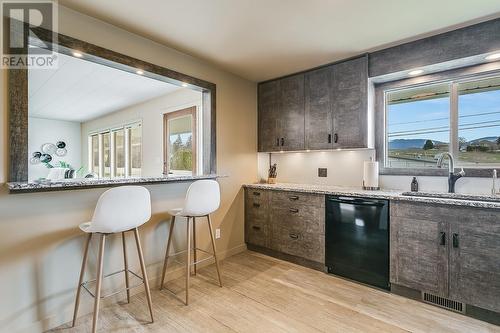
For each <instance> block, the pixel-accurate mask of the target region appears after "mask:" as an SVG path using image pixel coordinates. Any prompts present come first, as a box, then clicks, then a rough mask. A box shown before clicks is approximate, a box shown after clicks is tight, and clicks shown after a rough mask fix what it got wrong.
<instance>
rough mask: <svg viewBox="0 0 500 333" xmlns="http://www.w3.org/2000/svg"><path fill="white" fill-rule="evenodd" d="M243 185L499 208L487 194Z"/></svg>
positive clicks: (267, 188) (328, 186) (304, 185)
mask: <svg viewBox="0 0 500 333" xmlns="http://www.w3.org/2000/svg"><path fill="white" fill-rule="evenodd" d="M244 187H247V188H255V189H262V190H277V191H290V192H302V193H317V194H328V195H345V196H353V197H368V198H378V199H388V200H399V201H411V202H424V203H431V204H444V205H456V206H468V207H477V208H492V209H500V197H493V196H487V195H473V194H471V195H469V194H447V193H438V192H435V193H432V192H430V193H429V192H418V193H409V194H410V195H409V194H407V193H408V192H405V191H398V190H384V189H383V190H379V191H368V190H363V189H362V188H361V187H348V186H332V185H312V184H291V183H278V184H261V183H259V184H245V185H244Z"/></svg>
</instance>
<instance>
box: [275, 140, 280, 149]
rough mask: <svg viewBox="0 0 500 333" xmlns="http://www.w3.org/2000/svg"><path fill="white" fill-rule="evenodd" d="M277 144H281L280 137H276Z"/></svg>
mask: <svg viewBox="0 0 500 333" xmlns="http://www.w3.org/2000/svg"><path fill="white" fill-rule="evenodd" d="M276 146H278V147H279V146H280V138H276Z"/></svg>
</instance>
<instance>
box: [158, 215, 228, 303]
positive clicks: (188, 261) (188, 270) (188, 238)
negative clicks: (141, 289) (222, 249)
mask: <svg viewBox="0 0 500 333" xmlns="http://www.w3.org/2000/svg"><path fill="white" fill-rule="evenodd" d="M205 217H206V218H207V226H208V230H209V232H210V240H211V244H212V251H213V253H210V252H206V251H204V250H202V249H198V248H197V246H196V219H195V217H186V218H187V223H186V243H187V250H186V251H181V252H178V253H174V254H172V255H170V245H171V243H172V234H173V230H174V224H175V216H173V217H172V223H171V224H170V233H169V235H168V239H167V249H166V251H165V261H164V262H163V271H162V276H161V282H160V290H161V289H163V286H164V283H165V276H166V272H167V265H168V259H169V257H171V256H175V255H177V254H180V253H183V252H186V257H187V258H186V263H185V265H186V268H185V270H186V290H185V295H186V298H185V304H186V305H188V304H189V279H190V276H191V266H193V270H194V273H193V275H196V268H197V267H196V266H197V265H198V263H200V262H202V261H205V260H207V259H210V258H212V257H209V258H206V259H202V260H200V261H198V258H197V251H198V250H200V251H202V252H206V253H207V254H210V255H212V256H213V258H214V259H215V267H216V269H217V277H218V281H219V286H220V287H222V278H221V274H220V267H219V260H218V259H217V249H216V247H215V237H214V233H213V229H212V221H211V219H210V215H206V216H205ZM191 221H192V222H191ZM191 228H192V229H191ZM191 233H192V238H191ZM191 241H192V243H191ZM191 244H192V245H191ZM191 250H193V262H191V261H192V260H191ZM167 290H168V289H167Z"/></svg>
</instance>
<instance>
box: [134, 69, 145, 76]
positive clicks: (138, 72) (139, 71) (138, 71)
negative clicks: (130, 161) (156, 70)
mask: <svg viewBox="0 0 500 333" xmlns="http://www.w3.org/2000/svg"><path fill="white" fill-rule="evenodd" d="M135 72H136V73H137V74H139V75H142V74H144V72H143V71H141V70H140V69H138V70H136V71H135Z"/></svg>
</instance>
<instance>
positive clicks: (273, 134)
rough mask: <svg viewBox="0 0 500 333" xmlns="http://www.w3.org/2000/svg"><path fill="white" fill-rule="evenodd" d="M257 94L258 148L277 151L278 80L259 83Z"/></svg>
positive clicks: (278, 147)
mask: <svg viewBox="0 0 500 333" xmlns="http://www.w3.org/2000/svg"><path fill="white" fill-rule="evenodd" d="M258 94H259V97H258V111H259V112H258V149H259V151H279V150H280V142H279V136H280V133H279V125H280V124H279V122H280V120H281V118H280V110H279V97H280V81H271V82H266V83H263V84H260V85H259V92H258Z"/></svg>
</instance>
